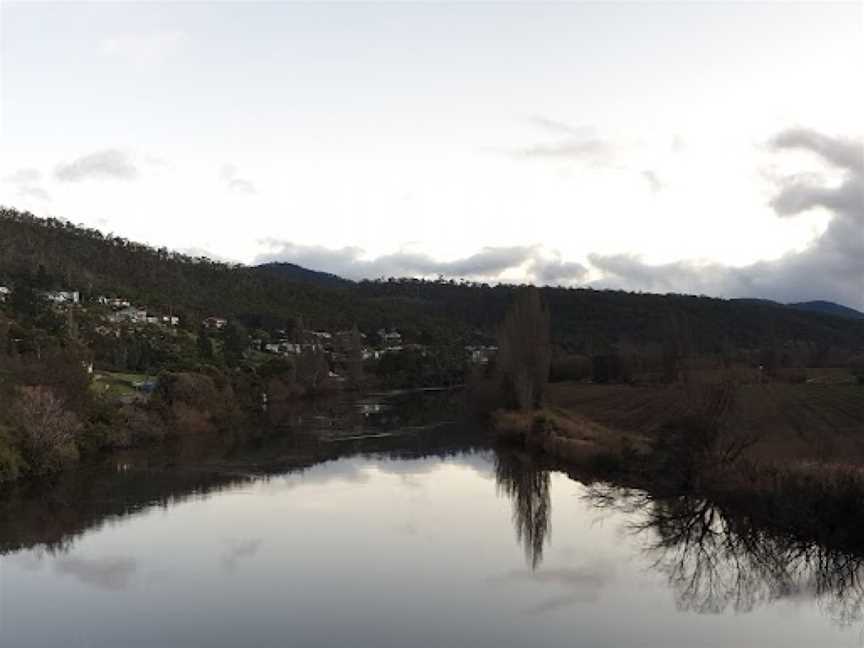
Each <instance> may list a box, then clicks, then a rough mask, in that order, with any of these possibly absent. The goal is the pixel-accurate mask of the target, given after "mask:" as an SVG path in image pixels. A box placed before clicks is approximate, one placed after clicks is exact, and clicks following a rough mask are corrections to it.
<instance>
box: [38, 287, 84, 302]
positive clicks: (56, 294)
mask: <svg viewBox="0 0 864 648" xmlns="http://www.w3.org/2000/svg"><path fill="white" fill-rule="evenodd" d="M45 297H46V299H48V300H49V301H52V302H54V303H55V304H78V303H80V302H81V294H80V293H79V292H78V291H77V290H51V291H49V292H47V293H45Z"/></svg>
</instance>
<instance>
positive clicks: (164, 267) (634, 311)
mask: <svg viewBox="0 0 864 648" xmlns="http://www.w3.org/2000/svg"><path fill="white" fill-rule="evenodd" d="M34 277H36V278H38V282H41V283H43V284H44V285H43V286H42V287H43V288H44V289H46V290H47V289H73V290H79V291H80V292H81V293H82V299H83V300H84V301H87V300H88V298H91V297H95V296H97V295H120V296H123V297H125V298H128V299H131V300H134V301H135V302H136V303H140V304H144V305H146V306H148V307H151V308H154V309H161V310H164V311H168V310H170V311H171V312H173V313H176V314H179V315H180V316H181V321H182V322H183V323H184V324H185V325H186V326H188V327H190V328H194V327H195V326H197V322H198V321H200V319H201V318H202V317H206V316H210V315H219V316H222V317H228V318H237V319H239V320H241V321H243V322H244V323H246V324H247V325H249V326H254V327H256V328H264V329H267V328H276V327H280V326H284V325H285V323H286V322H291V321H295V320H296V319H297V318H302V319H303V321H304V322H305V323H306V324H307V325H308V326H311V327H313V328H321V329H329V330H336V329H346V328H350V327H351V326H352V325H354V324H355V323H356V324H357V325H358V326H359V327H360V329H361V330H363V331H367V332H368V331H374V330H377V329H378V328H380V327H397V328H399V330H400V331H402V333H403V335H404V336H405V338H406V339H407V340H409V341H414V342H422V343H432V344H434V343H435V342H437V341H439V340H450V341H452V340H453V339H454V337H456V336H458V337H464V338H466V339H467V338H476V339H482V338H491V337H492V336H493V335H494V331H495V328H496V326H497V325H498V323H499V322H500V321H501V320H502V318H503V315H504V312H505V310H506V308H507V306H508V305H509V303H510V302H511V300H512V294H513V291H514V289H515V287H514V286H508V285H497V286H490V285H486V284H477V283H471V282H464V281H461V282H458V281H453V280H449V281H445V280H436V281H424V280H419V279H386V280H378V281H363V282H357V283H355V282H350V281H347V280H342V279H340V278H338V277H334V276H333V275H327V274H324V273H315V272H312V271H307V270H306V269H303V268H299V267H298V266H290V265H286V266H280V265H267V266H261V267H248V266H239V265H228V264H224V263H218V262H214V261H211V260H208V259H203V258H191V257H188V256H184V255H182V254H178V253H175V252H171V251H169V250H167V249H164V248H161V249H154V248H151V247H148V246H145V245H141V244H139V243H135V242H132V241H127V240H125V239H122V238H118V237H109V236H105V235H103V234H102V233H101V232H99V231H96V230H92V229H84V228H80V227H77V226H75V225H72V224H69V223H65V222H62V221H57V220H43V219H38V218H36V217H34V216H32V215H30V214H27V213H22V212H18V211H16V210H11V209H3V210H0V285H3V284H4V283H5V284H10V285H13V286H14V284H15V283H16V282H17V281H21V280H22V278H29V279H31V280H32V279H33V278H34ZM542 293H543V297H544V299H545V301H546V302H547V303H548V305H549V308H550V310H551V314H552V338H553V342H554V343H555V344H556V345H557V346H559V347H561V348H564V349H566V350H568V351H571V352H584V353H592V354H596V353H604V352H608V351H609V350H612V349H614V348H615V347H618V346H621V345H627V346H628V347H630V348H632V347H634V346H635V347H642V346H647V345H657V344H662V343H663V342H664V340H667V339H668V338H670V337H675V338H676V339H679V340H684V341H686V343H687V344H688V345H690V347H691V349H692V350H693V351H694V352H699V353H718V352H721V351H723V350H724V349H728V348H736V349H743V348H748V349H754V348H765V347H767V346H769V345H771V346H784V347H789V348H791V347H794V348H799V349H802V350H803V351H802V352H805V351H806V352H807V353H810V354H811V355H819V354H820V353H821V354H823V355H824V354H826V353H827V352H828V350H829V349H842V350H843V351H844V352H860V350H861V349H862V347H864V322H862V321H856V320H853V319H849V318H843V317H837V316H834V315H831V314H826V313H816V312H808V311H802V310H797V309H793V308H787V307H784V306H780V305H775V304H773V303H770V302H758V301H752V300H721V299H713V298H708V297H695V296H685V295H655V294H642V293H627V292H622V291H597V290H589V289H572V288H544V289H542ZM811 360H812V359H811Z"/></svg>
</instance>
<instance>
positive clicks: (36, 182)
mask: <svg viewBox="0 0 864 648" xmlns="http://www.w3.org/2000/svg"><path fill="white" fill-rule="evenodd" d="M3 181H4V182H8V183H9V184H12V185H15V186H16V187H17V189H18V195H19V196H24V197H25V198H36V199H38V200H51V196H50V195H49V193H48V192H47V191H46V190H45V189H43V188H42V187H41V186H40V184H41V182H42V172H41V171H39V170H38V169H18V170H17V171H15V172H13V173H11V174H9V175H8V176H6V177H5V178H3Z"/></svg>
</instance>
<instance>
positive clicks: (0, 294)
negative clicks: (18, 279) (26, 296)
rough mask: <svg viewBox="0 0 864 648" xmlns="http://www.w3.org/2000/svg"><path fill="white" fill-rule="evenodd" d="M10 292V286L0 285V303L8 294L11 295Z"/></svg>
mask: <svg viewBox="0 0 864 648" xmlns="http://www.w3.org/2000/svg"><path fill="white" fill-rule="evenodd" d="M11 294H12V289H11V288H7V287H6V286H0V304H2V303H3V302H5V301H6V300H7V299H8V298H9V295H11Z"/></svg>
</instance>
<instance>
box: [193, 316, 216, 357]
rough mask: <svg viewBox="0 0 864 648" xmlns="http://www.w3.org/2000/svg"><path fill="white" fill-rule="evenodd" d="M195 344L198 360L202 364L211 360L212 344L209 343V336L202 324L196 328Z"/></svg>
mask: <svg viewBox="0 0 864 648" xmlns="http://www.w3.org/2000/svg"><path fill="white" fill-rule="evenodd" d="M196 344H197V349H198V358H199V359H201V360H202V361H204V362H208V361H210V360H212V359H213V343H212V342H211V341H210V336H209V335H208V334H207V327H206V326H204V325H203V324H201V326H200V327H199V328H198V340H197V342H196Z"/></svg>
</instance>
